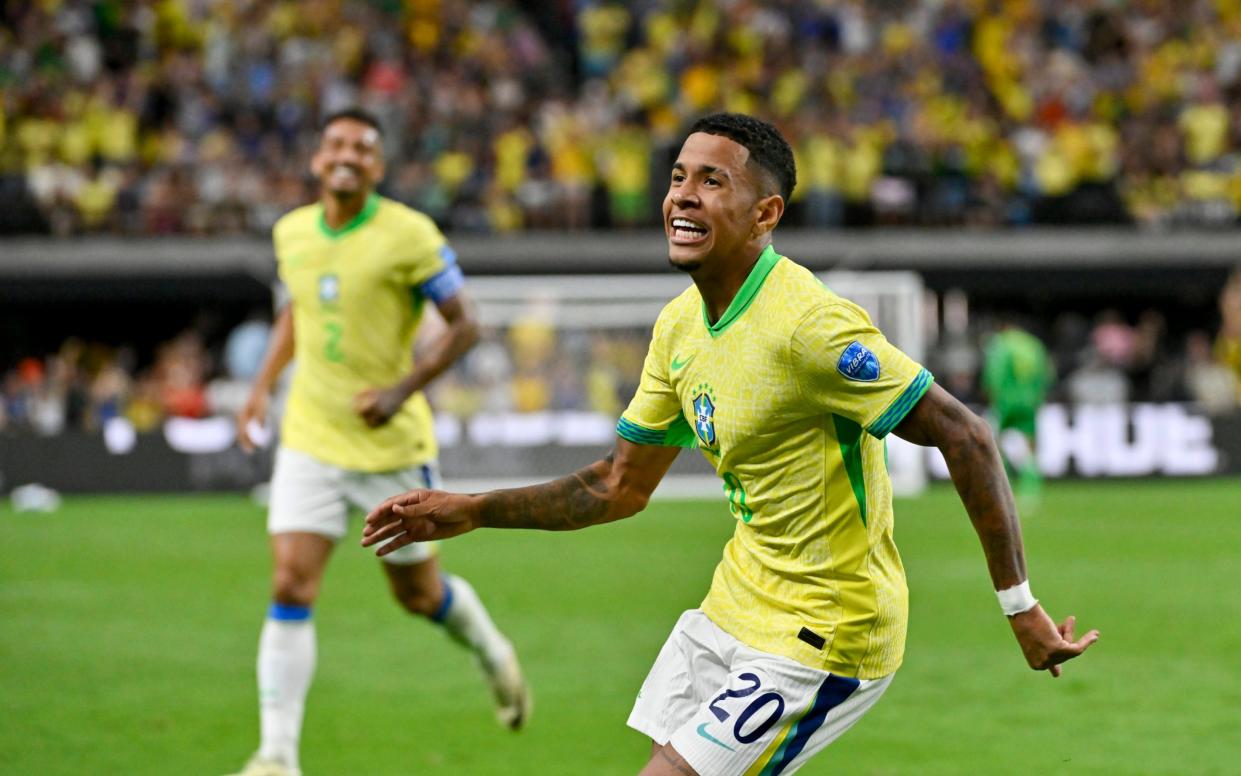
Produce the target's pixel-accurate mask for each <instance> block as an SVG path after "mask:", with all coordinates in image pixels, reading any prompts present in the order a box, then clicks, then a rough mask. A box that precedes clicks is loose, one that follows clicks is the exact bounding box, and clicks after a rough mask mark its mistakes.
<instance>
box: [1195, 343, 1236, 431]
mask: <svg viewBox="0 0 1241 776" xmlns="http://www.w3.org/2000/svg"><path fill="white" fill-rule="evenodd" d="M1185 388H1186V392H1187V393H1188V395H1189V398H1190V400H1191V401H1195V402H1197V403H1198V404H1199V405H1201V406H1202V408H1203V409H1204V410H1206V411H1207V413H1209V414H1211V415H1223V414H1225V413H1228V412H1231V411H1232V410H1234V409H1235V408H1236V407H1237V405H1238V403H1241V393H1238V380H1237V375H1236V374H1234V373H1233V372H1232V370H1230V369H1229V368H1228V367H1226V366H1225V365H1223V364H1221V363H1219V362H1218V361H1216V360H1215V359H1214V358H1213V357H1212V356H1211V338H1210V337H1209V336H1207V334H1206V332H1203V331H1195V332H1191V333H1190V334H1189V336H1188V337H1186V339H1185Z"/></svg>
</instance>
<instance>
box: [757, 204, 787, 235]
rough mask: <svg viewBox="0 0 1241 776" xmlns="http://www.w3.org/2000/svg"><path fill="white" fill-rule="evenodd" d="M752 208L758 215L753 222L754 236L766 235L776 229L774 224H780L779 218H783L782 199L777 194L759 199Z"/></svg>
mask: <svg viewBox="0 0 1241 776" xmlns="http://www.w3.org/2000/svg"><path fill="white" fill-rule="evenodd" d="M754 208H755V210H756V211H757V215H758V217H757V218H756V219H755V221H754V233H755V236H756V237H757V236H760V235H764V234H768V233H769V232H771V231H772V230H774V229H775V228H776V224H778V223H780V218H781V217H782V216H784V197H782V196H780V195H779V194H769V195H767V196H765V197H759V199H758V201H757V202H755V203H754Z"/></svg>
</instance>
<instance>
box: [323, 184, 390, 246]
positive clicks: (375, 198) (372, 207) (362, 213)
mask: <svg viewBox="0 0 1241 776" xmlns="http://www.w3.org/2000/svg"><path fill="white" fill-rule="evenodd" d="M379 201H380V200H379V195H378V194H376V193H374V192H371V194H370V196H368V197H367V198H366V204H365V205H363V206H362V209H361V210H359V211H358V214H357V215H356V216H354V217H353V218H352V219H351V220H350V221H349V223H347V224H345V225H344V226H342V227H341V228H339V229H333V228H332V227H330V226H328V225H327V214H326V213H325V212H324V209H323V206H322V205H320V206H319V231H320V232H323V234H324V236H326V237H327V238H328V239H329V240H335V239H338V238H341V237H344V236H345V235H347V234H349V233H350V232H352V231H353V230H354V229H357V228H358V227H359V226H361V225H362V224H365V223H366V222H367V221H369V220H371V218H372V217H374V215H375V213H377V212H379Z"/></svg>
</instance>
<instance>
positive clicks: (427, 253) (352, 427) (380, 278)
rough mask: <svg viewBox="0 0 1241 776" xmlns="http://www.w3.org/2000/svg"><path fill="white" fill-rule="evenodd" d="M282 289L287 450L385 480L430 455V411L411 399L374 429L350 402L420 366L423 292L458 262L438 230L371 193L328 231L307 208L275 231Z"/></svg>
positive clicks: (316, 208)
mask: <svg viewBox="0 0 1241 776" xmlns="http://www.w3.org/2000/svg"><path fill="white" fill-rule="evenodd" d="M272 234H273V241H274V243H275V251H276V261H277V263H278V271H279V275H280V279H281V281H282V282H283V283H284V285H285V287H286V288H287V290H288V293H289V298H290V300H291V302H292V304H293V324H294V332H295V336H294V359H295V361H296V371H295V372H294V375H293V384H292V386H291V388H290V390H289V400H288V405H287V407H286V409H285V414H284V421H283V423H282V425H281V430H280V434H281V443H282V444H283V445H285V446H287V447H289V448H292V449H294V450H299V451H301V452H303V453H306V454H308V455H311V456H313V457H315V458H317V459H319V460H322V461H323V462H325V463H329V464H332V465H333V466H339V467H341V468H344V469H349V470H353V471H365V472H381V471H392V470H395V469H401V468H405V467H408V466H414V465H418V464H421V463H425V462H427V461H430V460H432V459H434V458H435V457H436V455H437V453H438V451H437V448H436V443H435V433H434V426H433V423H432V418H431V409H430V407H429V406H428V405H427V401H426V398H425V397H424V396H423V395H422V394H421V393H416V394H414V395H413V396H411V397H410V398H409V400H408V401H406V402H405V404H404V406H402V407H401V409H400V410H399V411H398V412H397V413H396V415H394V416H393V417H392V419H391V420H390V421H389V422H388V423H386V424H384V425H383V426H380V427H379V428H374V429H372V428H369V427H367V425H366V424H365V423H364V422H363V421H362V418H361V417H359V416H358V414H357V413H356V412H354V410H353V398H354V396H355V395H356V394H358V393H359V392H361V391H364V390H366V389H369V388H387V387H390V386H392V385H394V384H396V383H397V382H398V381H400V380H401V379H402V378H403V377H405V376H406V375H407V374H409V372H410V370H411V369H412V368H413V340H414V332H415V330H416V329H417V327H418V322H419V320H420V318H421V316H422V308H423V304H424V303H425V299H426V293H425V291H426V287H427V284H428V283H429V282H430V281H433V280H434V279H435V278H437V277H440V276H442V275H443V274H444V272H445V271H446V270H448V269H451V270H454V271H456V272H457V274H458V276H459V270H456V264H455V257H454V256H453V254H452V251H451V249H450V248H449V247H448V246H447V244H446V243H445V241H444V237H443V235H442V234H440V231H439V229H438V228H436V226H435V224H434V222H432V221H431V219H430V218H428V217H426V216H425V215H423V214H421V213H419V212H417V211H414V210H411V209H409V208H407V207H405V206H404V205H402V204H400V203H398V202H394V201H392V200H388V199H384V198H382V197H379V196H377V195H371V197H370V198H369V199H368V200H367V202H366V205H365V207H364V208H363V209H362V211H361V212H360V213H359V214H358V215H357V217H356V218H355V219H354V220H353V221H351V222H350V223H348V224H346V225H345V226H343V227H341V228H340V229H335V230H333V229H331V228H330V227H328V225H327V223H326V222H325V220H324V217H323V206H322V205H320V204H315V205H307V206H305V207H301V208H298V209H297V210H294V211H292V212H290V213H288V214H287V215H285V216H284V217H283V218H281V219H280V220H279V221H278V222H277V223H276V225H275V228H274V229H273V230H272Z"/></svg>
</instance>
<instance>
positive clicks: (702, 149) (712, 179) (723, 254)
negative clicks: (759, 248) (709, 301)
mask: <svg viewBox="0 0 1241 776" xmlns="http://www.w3.org/2000/svg"><path fill="white" fill-rule="evenodd" d="M749 159H750V151H749V149H747V148H746V147H745V146H743V145H741V144H740V143H737V142H736V141H734V140H731V139H729V138H727V137H723V136H721V135H709V134H707V133H705V132H695V133H694V134H692V135H690V136H689V137H688V138H686V140H685V145H683V146H681V153H680V155H679V156H677V160H676V163H675V164H673V166H672V178H671V181H670V182H669V185H668V195H667V196H666V197H664V232H665V233H666V234H667V235H668V261H669V262H671V263H672V266H674V267H676V268H677V269H680V270H683V271H685V272H694V271H696V270H698V269H699V268H700V267H703V266H707V267H710V266H713V265H718V264H719V263H720V262H721V261H728V260H730V257H734V256H737V255H743V254H745V253H748V251H746V250H745V248H746V244H747V243H749V242H750V241H751V240H752V239H754V237H755V234H754V232H755V225H756V224H757V222H758V219H759V208H758V203H759V202H760V196H759V192H758V189H757V183H756V181H755V180H754V178H755V176H754V174H753V172H752V170H751V167H752V165H748V164H747V163H748V161H749ZM749 258H752V257H749Z"/></svg>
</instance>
